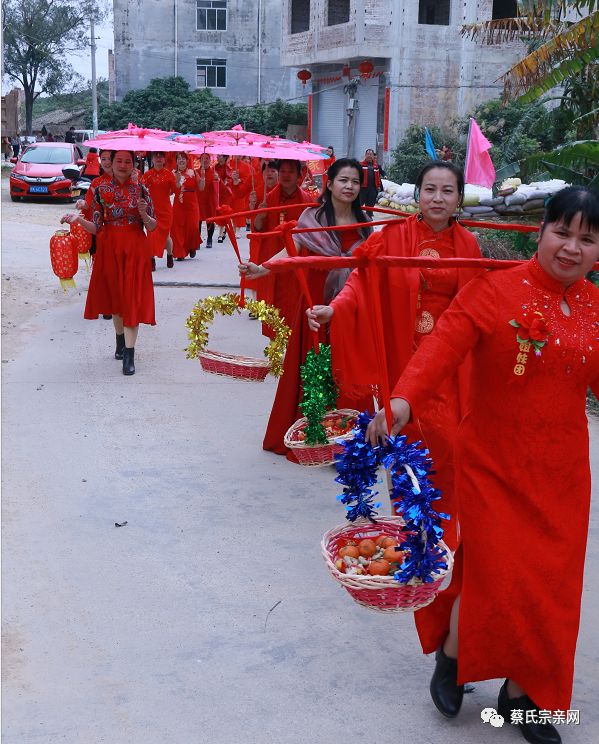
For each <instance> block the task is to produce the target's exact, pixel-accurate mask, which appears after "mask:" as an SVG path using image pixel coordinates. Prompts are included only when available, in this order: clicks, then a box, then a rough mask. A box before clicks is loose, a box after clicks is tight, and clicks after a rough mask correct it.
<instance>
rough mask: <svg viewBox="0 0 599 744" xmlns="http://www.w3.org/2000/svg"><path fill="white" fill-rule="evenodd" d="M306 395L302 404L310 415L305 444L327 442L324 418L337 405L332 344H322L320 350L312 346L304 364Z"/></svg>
mask: <svg viewBox="0 0 599 744" xmlns="http://www.w3.org/2000/svg"><path fill="white" fill-rule="evenodd" d="M301 377H302V382H303V388H304V392H303V396H302V402H301V403H300V408H301V411H302V413H303V414H304V416H305V417H306V418H307V419H308V424H307V426H306V429H305V433H306V439H305V442H306V444H326V443H327V441H328V440H327V436H326V433H325V429H324V426H323V425H322V419H323V418H324V415H325V413H326V412H327V411H331V410H332V409H333V408H335V406H336V405H337V394H338V392H339V391H338V390H337V386H336V385H335V381H334V380H333V369H332V365H331V347H330V346H329V345H328V344H320V345H319V353H318V354H317V353H316V351H315V350H314V349H310V351H309V352H308V354H307V355H306V361H305V362H304V364H303V366H302V368H301Z"/></svg>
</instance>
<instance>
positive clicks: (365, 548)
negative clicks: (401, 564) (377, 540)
mask: <svg viewBox="0 0 599 744" xmlns="http://www.w3.org/2000/svg"><path fill="white" fill-rule="evenodd" d="M358 548H359V549H360V555H363V556H364V558H370V557H371V556H373V555H374V554H375V553H376V545H375V544H374V540H368V539H366V540H360V542H359V543H358Z"/></svg>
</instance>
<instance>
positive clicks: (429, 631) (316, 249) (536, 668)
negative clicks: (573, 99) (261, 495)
mask: <svg viewBox="0 0 599 744" xmlns="http://www.w3.org/2000/svg"><path fill="white" fill-rule="evenodd" d="M363 183H364V164H363V163H358V162H357V161H352V160H348V159H340V160H337V161H336V162H335V163H334V165H333V166H331V167H330V168H329V171H328V180H327V183H326V188H325V191H324V192H323V194H322V195H321V197H320V199H319V202H320V206H318V207H317V208H309V209H305V210H304V211H303V212H302V213H301V214H300V216H299V221H298V227H311V228H319V227H323V226H324V227H326V226H333V225H336V226H341V225H348V228H349V229H348V230H347V231H342V232H338V231H336V232H312V233H297V234H295V235H294V243H295V251H294V253H297V254H299V255H310V254H313V255H324V256H347V255H350V254H353V255H365V256H367V257H369V258H375V257H379V256H432V257H437V258H464V259H473V258H474V259H476V258H480V257H481V253H480V248H479V246H478V243H477V241H476V239H475V237H474V235H473V234H472V233H470V232H469V231H467V230H466V229H465V228H464V227H462V226H461V225H460V224H459V222H458V221H457V220H456V219H455V215H456V214H457V213H459V209H460V205H461V203H462V201H463V198H464V178H463V174H462V172H461V171H460V170H459V169H458V168H457V167H456V166H455V165H454V164H452V163H450V162H448V161H432V162H431V163H429V164H428V165H426V166H425V167H424V168H423V169H422V171H421V172H420V174H419V176H418V178H417V182H416V193H415V196H416V199H417V201H418V202H419V205H420V213H419V214H418V215H417V216H413V217H410V218H408V219H406V220H404V221H401V222H394V223H391V224H390V225H389V226H387V227H385V228H384V229H383V230H381V231H380V232H375V233H372V231H371V230H370V229H369V227H368V217H367V216H366V215H365V214H364V212H363V211H362V204H363V202H362V200H361V198H360V189H361V188H362V187H363ZM286 211H287V210H285V212H286ZM269 219H271V218H269ZM286 219H288V217H287V216H286ZM256 224H257V225H258V218H257V219H256ZM353 225H361V226H360V227H353ZM257 229H260V226H259V225H258V227H257ZM538 241H539V244H538V252H537V254H536V255H535V256H534V257H533V258H532V259H531V260H530V261H528V262H526V263H524V264H522V265H521V266H519V267H518V268H515V269H508V270H505V269H500V270H497V271H494V272H487V271H482V270H480V269H477V268H476V266H474V267H472V266H471V265H469V266H468V267H466V268H444V267H440V268H434V269H428V268H427V269H418V268H387V269H385V270H381V271H380V272H379V273H380V276H379V280H378V284H377V285H376V286H373V283H372V282H373V280H372V272H370V271H369V270H368V269H367V268H359V269H356V270H354V271H353V272H351V273H349V270H345V269H335V270H332V271H329V270H318V269H307V270H305V273H306V275H307V280H308V285H309V289H310V293H311V296H312V300H313V302H314V305H313V306H312V307H311V308H309V307H308V306H307V302H306V300H305V298H304V297H303V295H302V293H301V291H300V289H299V285H298V283H297V281H296V279H295V277H294V276H293V272H289V273H280V274H274V275H271V274H270V272H269V271H268V269H266V268H264V267H263V266H261V265H260V263H261V262H256V261H249V262H244V263H242V264H240V267H239V270H240V273H241V274H244V275H245V276H247V277H248V278H250V279H254V280H258V281H261V282H269V283H270V285H271V286H270V293H271V297H273V298H274V301H275V304H276V303H277V301H278V303H279V304H278V307H279V308H280V310H281V311H282V313H283V315H284V317H285V318H286V320H287V321H288V323H289V324H290V325H291V328H292V335H291V339H290V342H289V346H288V349H287V354H286V357H285V362H284V372H283V376H282V377H281V379H280V381H279V384H278V388H277V393H276V396H275V402H274V405H273V409H272V412H271V416H270V419H269V422H268V426H267V430H266V435H265V438H264V443H263V446H264V448H265V449H267V450H271V451H273V452H276V453H278V454H286V455H287V457H288V458H289V459H293V455H292V453H291V452H289V451H288V450H286V448H285V446H284V441H283V436H284V433H285V431H286V430H287V428H288V427H289V426H290V425H291V424H292V423H293V422H294V421H295V420H296V419H297V418H299V416H300V415H301V414H300V411H299V400H300V375H299V367H300V365H301V364H302V363H303V361H304V359H305V356H306V353H307V350H308V348H309V347H310V343H311V341H312V339H311V337H310V331H312V332H313V333H318V336H319V338H320V340H322V341H324V340H328V341H330V343H331V353H332V360H333V372H334V374H335V377H336V380H337V383H338V386H339V391H340V397H339V400H338V406H339V407H353V408H358V409H360V410H364V409H365V408H370V409H371V410H372V407H373V406H372V403H373V401H372V391H373V390H375V389H376V388H377V386H379V385H380V374H381V372H380V369H381V368H382V367H381V365H380V355H379V352H378V351H377V348H376V345H375V341H374V337H373V324H372V320H373V318H372V315H373V312H374V310H373V292H377V293H378V295H379V297H380V302H381V305H382V308H383V336H384V348H385V355H386V360H385V361H386V369H387V375H388V379H387V381H386V382H387V385H388V388H389V389H390V390H392V391H393V394H392V403H391V408H392V417H393V422H394V425H393V430H392V433H393V434H397V433H398V432H399V431H401V432H402V433H406V434H407V435H408V436H409V438H410V439H411V440H413V441H416V440H421V441H422V442H423V443H424V445H425V446H426V447H427V449H428V450H429V451H430V453H431V457H432V458H433V462H434V465H435V475H434V485H435V486H436V487H437V488H439V489H440V491H441V492H442V498H441V499H440V500H439V501H436V502H435V507H436V508H437V510H438V511H439V512H443V513H448V514H450V515H451V520H450V521H449V522H446V523H445V524H444V527H445V534H444V540H445V541H446V543H447V545H448V546H449V548H450V549H451V550H452V551H455V567H454V571H453V577H452V581H451V584H450V586H449V588H448V589H447V590H445V591H444V592H441V593H440V594H439V596H438V597H437V598H436V600H435V601H434V602H433V603H432V604H430V605H428V606H427V607H425V608H423V609H421V610H419V611H417V612H416V613H415V622H416V628H417V631H418V634H419V638H420V642H421V645H422V649H423V652H424V653H432V652H435V654H436V666H435V671H434V674H433V677H432V680H431V684H430V692H431V696H432V699H433V702H434V704H435V705H436V707H437V708H438V709H439V710H440V711H441V713H443V715H445V716H446V717H448V718H453V717H455V716H457V715H458V713H459V711H460V708H461V705H462V698H463V693H464V683H465V682H467V681H474V680H482V679H492V678H496V677H505V678H506V679H505V682H504V684H503V686H502V687H501V690H500V691H499V697H498V701H497V710H498V711H499V713H500V714H501V715H503V716H504V718H505V719H506V720H507V722H508V723H510V724H512V723H514V724H518V728H519V729H520V731H521V733H522V735H523V736H524V738H525V739H526V740H527V741H529V742H535V743H537V744H558V742H560V741H561V737H560V735H559V733H558V730H557V729H556V727H555V726H554V725H553V724H552V723H551V716H550V717H549V719H548V718H547V715H545V716H543V715H542V711H547V710H548V711H550V712H551V711H555V712H556V713H559V711H565V710H567V709H568V708H569V705H570V700H571V694H572V682H573V669H574V655H575V648H576V639H577V634H578V624H579V617H580V598H581V591H582V577H583V566H584V553H585V544H586V535H587V531H588V513H589V501H590V469H589V448H588V431H587V420H586V416H585V403H586V392H587V389H588V388H589V387H591V388H592V389H593V391H594V392H595V394H599V354H598V353H597V328H598V325H599V304H598V300H599V289H597V287H596V286H595V285H593V284H592V283H591V282H589V281H588V280H586V279H585V275H586V274H587V273H588V272H589V271H590V270H591V269H592V268H593V266H594V265H595V263H596V262H597V261H599V194H598V193H597V192H596V191H593V190H591V189H587V188H583V187H570V188H566V189H564V190H563V191H561V192H559V193H558V194H557V195H555V196H553V197H552V199H551V200H550V201H549V203H548V206H547V209H546V213H545V217H544V221H543V224H542V226H541V229H540V232H539V238H538ZM266 242H267V241H266V240H265V241H264V243H265V244H266ZM279 248H280V249H281V250H280V253H279V254H278V255H280V256H287V251H286V249H285V246H284V245H283V244H279ZM255 255H260V254H259V252H257V253H256V254H255ZM273 256H275V257H276V256H277V252H276V250H273V246H271V247H270V249H269V250H266V255H265V256H264V260H266V258H272V257H273ZM277 298H279V299H277ZM306 316H307V317H306ZM379 349H380V347H379ZM379 402H380V401H379ZM368 436H369V439H370V442H371V444H372V446H378V444H379V443H380V442H381V441H382V440H384V438H385V437H386V436H387V428H386V417H385V411H384V410H382V411H380V412H379V413H378V414H377V415H376V417H375V418H374V419H373V421H372V423H371V424H370V427H369V430H368ZM565 494H568V497H567V498H566V497H565ZM566 525H567V527H566ZM558 546H559V550H557V547H558ZM566 556H567V559H566ZM558 587H559V589H558Z"/></svg>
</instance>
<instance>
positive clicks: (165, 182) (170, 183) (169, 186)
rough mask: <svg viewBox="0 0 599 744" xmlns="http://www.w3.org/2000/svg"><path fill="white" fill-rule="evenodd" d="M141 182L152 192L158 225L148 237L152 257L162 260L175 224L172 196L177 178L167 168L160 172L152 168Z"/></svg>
mask: <svg viewBox="0 0 599 744" xmlns="http://www.w3.org/2000/svg"><path fill="white" fill-rule="evenodd" d="M141 182H142V183H143V184H144V186H145V187H146V188H147V189H148V191H149V192H150V196H151V197H152V204H153V205H154V216H155V218H156V221H157V223H158V224H157V225H156V229H155V230H153V231H152V232H151V233H149V235H148V242H149V245H150V250H151V251H152V255H154V256H157V257H158V258H162V257H163V256H164V248H165V246H166V241H167V239H168V236H169V234H170V231H171V226H172V223H173V207H172V204H171V194H174V193H175V186H176V183H175V177H174V175H173V174H172V172H171V171H169V170H167V169H166V168H161V169H160V170H156V168H150V170H149V171H148V172H147V173H144V175H143V177H142V179H141Z"/></svg>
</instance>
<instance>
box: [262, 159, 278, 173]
mask: <svg viewBox="0 0 599 744" xmlns="http://www.w3.org/2000/svg"><path fill="white" fill-rule="evenodd" d="M267 168H271V169H274V170H277V171H278V170H279V168H278V164H277V161H276V160H269V161H267V162H264V163H262V171H265V170H266V169H267Z"/></svg>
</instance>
